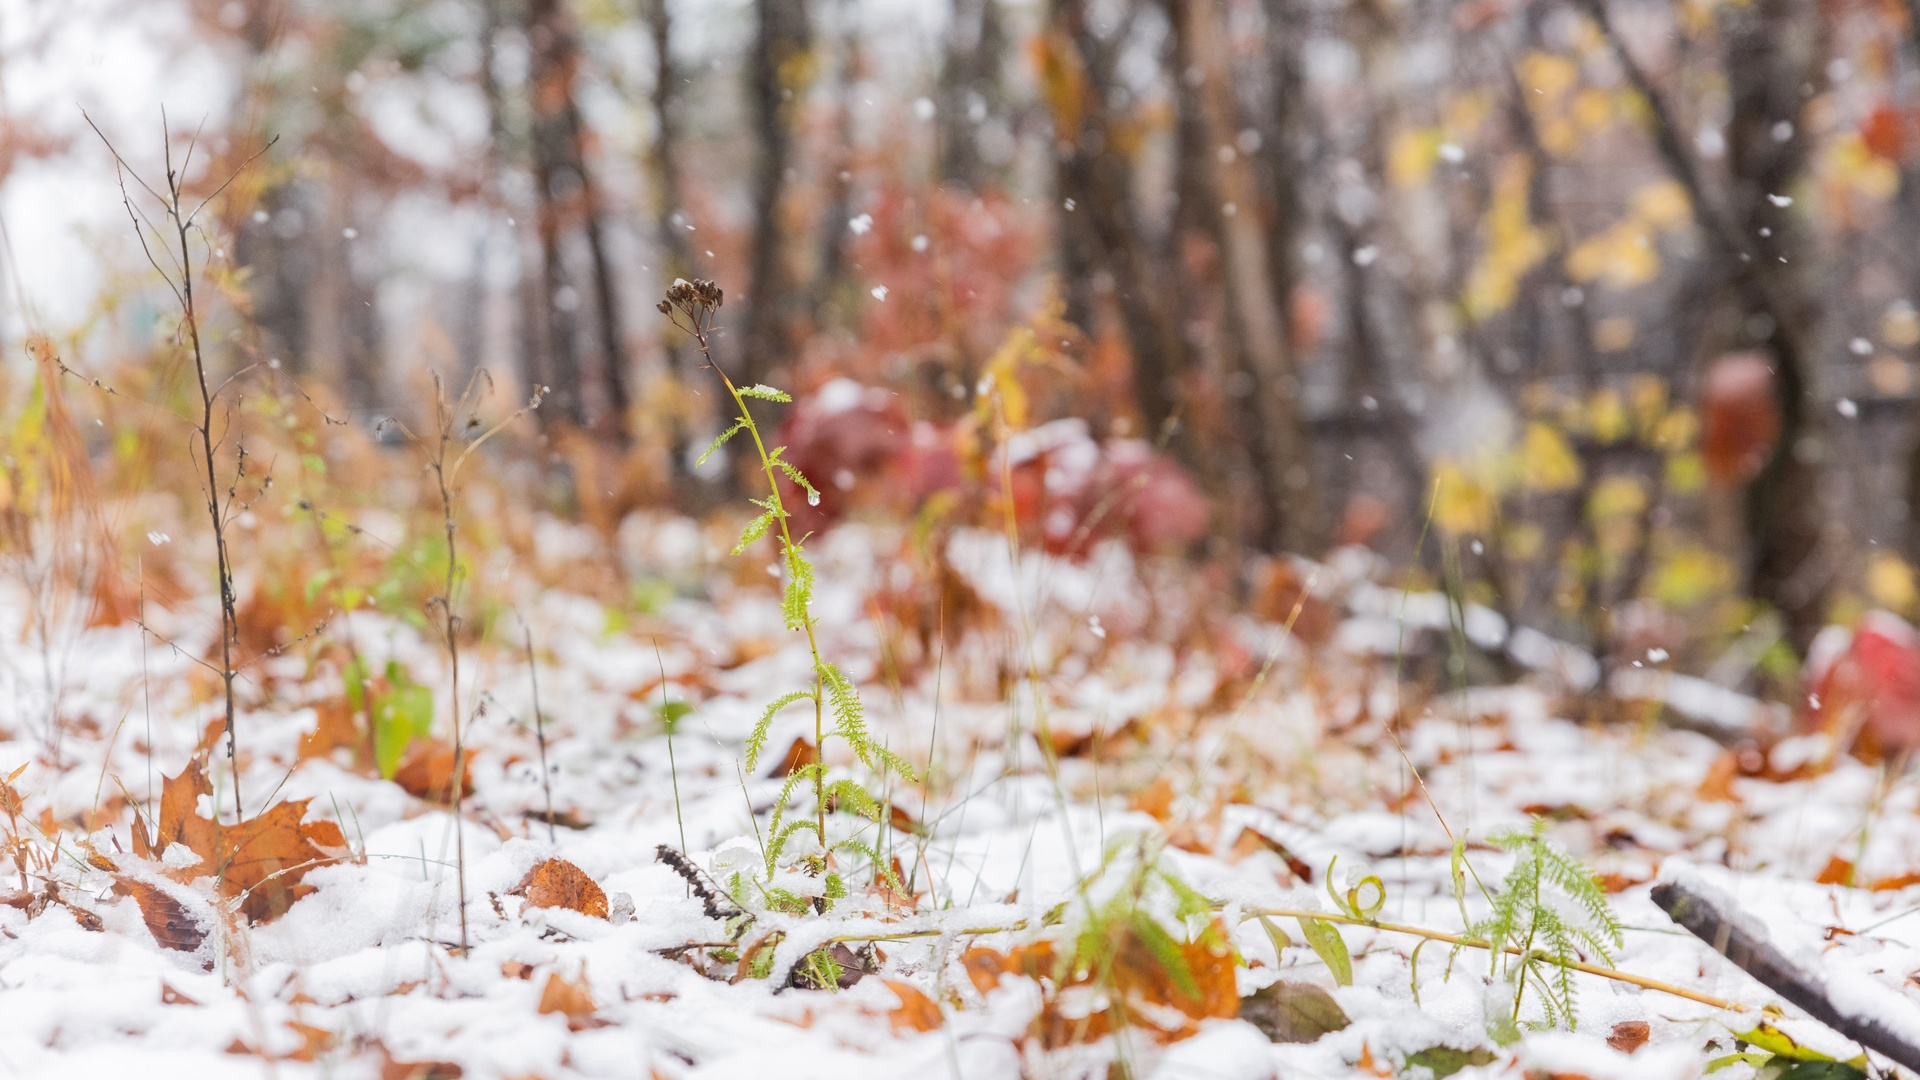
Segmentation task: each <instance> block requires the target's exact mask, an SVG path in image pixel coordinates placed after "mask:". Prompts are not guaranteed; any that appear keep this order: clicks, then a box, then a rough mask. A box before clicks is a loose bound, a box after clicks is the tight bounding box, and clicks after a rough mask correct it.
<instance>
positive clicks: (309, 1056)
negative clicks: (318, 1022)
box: [285, 1020, 334, 1061]
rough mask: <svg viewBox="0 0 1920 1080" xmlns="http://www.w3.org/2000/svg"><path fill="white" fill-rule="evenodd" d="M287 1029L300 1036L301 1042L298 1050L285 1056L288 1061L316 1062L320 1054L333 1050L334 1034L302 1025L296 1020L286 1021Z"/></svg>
mask: <svg viewBox="0 0 1920 1080" xmlns="http://www.w3.org/2000/svg"><path fill="white" fill-rule="evenodd" d="M287 1027H288V1029H289V1030H291V1031H292V1032H293V1033H294V1034H295V1035H298V1036H300V1041H301V1045H300V1046H299V1047H298V1048H296V1049H295V1050H294V1051H293V1052H292V1053H290V1054H287V1055H285V1059H286V1060H288V1061H317V1060H319V1058H320V1055H321V1054H324V1053H326V1052H327V1051H328V1050H331V1049H333V1041H334V1033H333V1032H331V1031H328V1030H327V1029H326V1028H323V1027H314V1026H313V1025H312V1024H303V1023H301V1022H300V1021H298V1020H289V1021H287Z"/></svg>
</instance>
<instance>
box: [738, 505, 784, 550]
mask: <svg viewBox="0 0 1920 1080" xmlns="http://www.w3.org/2000/svg"><path fill="white" fill-rule="evenodd" d="M773 522H774V512H773V511H771V510H768V511H766V512H764V513H762V514H761V515H760V516H759V517H756V518H754V519H753V520H752V521H749V522H747V527H746V528H744V529H741V530H740V542H739V543H737V544H735V545H733V553H734V554H735V555H739V554H741V553H742V552H744V551H746V550H747V548H749V547H751V546H753V542H754V541H755V540H758V539H760V538H761V537H763V536H765V535H767V530H768V529H771V528H772V527H773Z"/></svg>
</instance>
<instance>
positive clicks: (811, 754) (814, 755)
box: [767, 738, 820, 780]
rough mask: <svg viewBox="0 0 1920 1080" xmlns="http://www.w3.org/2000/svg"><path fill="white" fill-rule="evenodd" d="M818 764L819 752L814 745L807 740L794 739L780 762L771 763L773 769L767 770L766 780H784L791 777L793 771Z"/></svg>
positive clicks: (781, 756)
mask: <svg viewBox="0 0 1920 1080" xmlns="http://www.w3.org/2000/svg"><path fill="white" fill-rule="evenodd" d="M819 763H820V751H819V750H817V749H815V748H814V745H813V744H812V743H810V742H808V741H807V740H805V739H803V738H795V739H794V740H793V745H791V746H789V747H787V752H786V753H784V754H782V755H780V760H779V761H776V762H774V763H773V768H771V769H768V770H767V779H769V780H781V779H785V778H786V777H787V776H789V775H791V774H792V773H793V770H795V769H802V768H805V767H807V766H808V765H817V764H819Z"/></svg>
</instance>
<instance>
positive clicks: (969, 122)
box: [934, 0, 1007, 191]
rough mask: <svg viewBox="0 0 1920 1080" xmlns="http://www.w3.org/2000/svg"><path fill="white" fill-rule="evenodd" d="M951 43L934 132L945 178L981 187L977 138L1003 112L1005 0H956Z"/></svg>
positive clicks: (982, 176) (982, 174)
mask: <svg viewBox="0 0 1920 1080" xmlns="http://www.w3.org/2000/svg"><path fill="white" fill-rule="evenodd" d="M951 19H952V21H951V22H950V23H949V24H948V27H947V47H946V52H945V54H944V55H943V56H942V58H941V64H940V83H939V97H938V99H937V100H936V101H935V104H936V105H937V106H938V112H937V113H935V116H936V126H935V128H934V131H935V136H936V138H937V139H938V147H939V149H938V154H939V160H940V165H939V168H940V182H941V183H943V184H949V185H952V186H954V187H959V188H965V189H966V190H968V191H979V190H980V189H981V187H982V186H983V185H984V184H985V183H986V181H987V178H988V171H989V170H988V169H987V165H986V162H985V161H983V160H982V159H981V157H980V144H979V141H978V139H977V138H976V136H977V134H978V128H979V126H980V124H981V123H982V122H983V121H985V120H986V119H987V118H988V117H990V116H992V115H993V114H995V113H996V112H998V111H999V110H1000V108H1001V107H1002V105H1003V104H1004V100H1003V99H1004V96H1005V95H1004V92H1003V90H1002V87H1001V83H1000V57H1001V55H1002V54H1003V53H1004V52H1005V51H1006V48H1007V38H1006V29H1005V27H1004V26H1002V25H1001V22H1000V0H953V3H952V15H951Z"/></svg>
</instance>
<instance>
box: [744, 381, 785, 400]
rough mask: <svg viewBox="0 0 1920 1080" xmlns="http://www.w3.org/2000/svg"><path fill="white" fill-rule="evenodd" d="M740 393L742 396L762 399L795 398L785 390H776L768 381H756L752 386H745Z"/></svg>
mask: <svg viewBox="0 0 1920 1080" xmlns="http://www.w3.org/2000/svg"><path fill="white" fill-rule="evenodd" d="M738 393H739V395H740V396H741V397H750V398H759V399H760V400H762V401H792V400H793V398H792V397H790V396H788V395H787V393H786V392H785V391H783V390H775V389H774V388H773V387H771V386H768V385H767V384H766V383H754V384H753V385H752V386H743V387H741V388H740V389H739V391H738Z"/></svg>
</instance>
